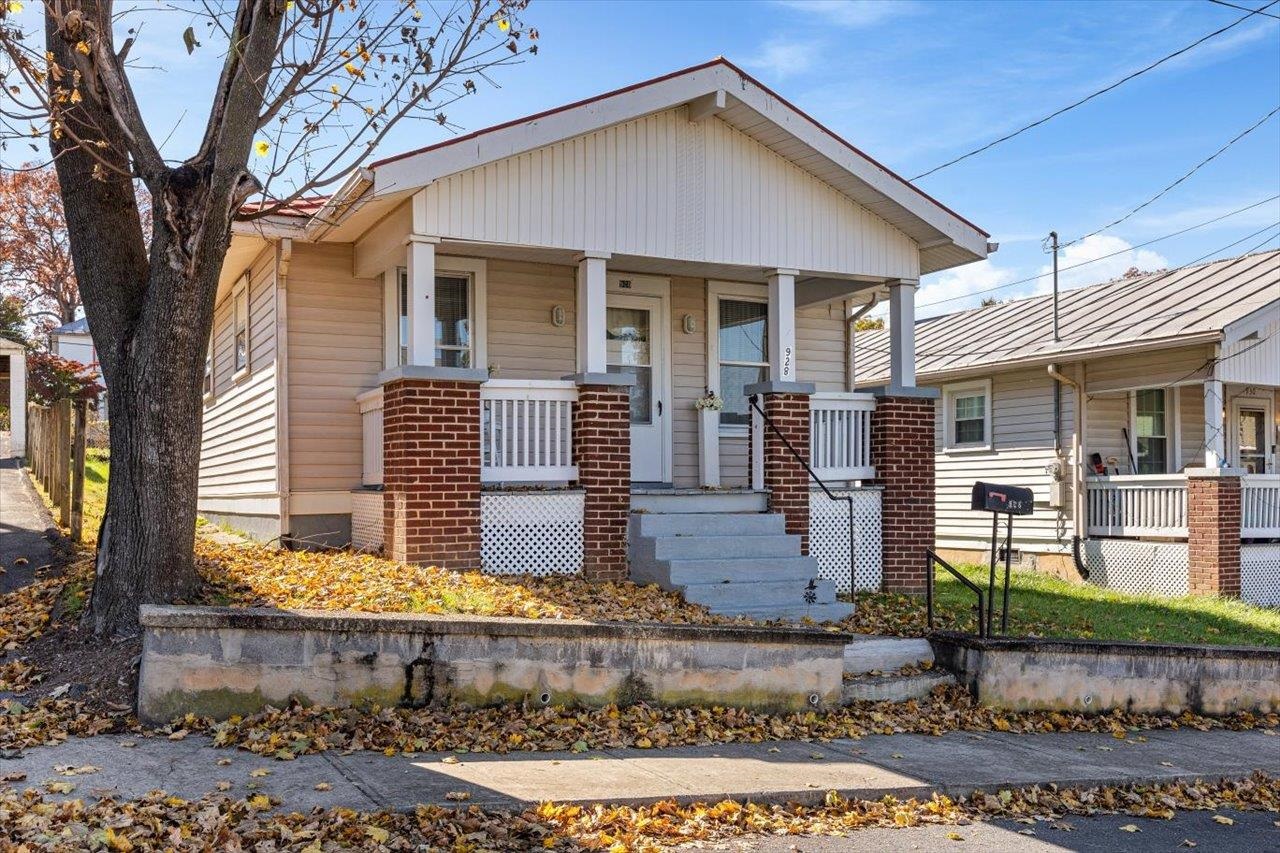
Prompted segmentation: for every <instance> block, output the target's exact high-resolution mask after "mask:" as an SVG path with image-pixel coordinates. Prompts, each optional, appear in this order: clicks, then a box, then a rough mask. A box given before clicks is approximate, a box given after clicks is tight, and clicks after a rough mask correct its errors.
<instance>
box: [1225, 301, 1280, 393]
mask: <svg viewBox="0 0 1280 853" xmlns="http://www.w3.org/2000/svg"><path fill="white" fill-rule="evenodd" d="M1276 311H1277V312H1280V308H1277V309H1276ZM1221 356H1222V359H1221V361H1220V362H1219V364H1218V376H1219V377H1220V378H1221V379H1222V380H1223V381H1224V382H1240V383H1242V384H1246V385H1252V384H1256V385H1280V320H1277V321H1275V322H1274V323H1270V324H1268V325H1267V326H1266V328H1264V329H1262V330H1261V331H1259V332H1258V336H1257V337H1256V338H1247V339H1245V340H1243V341H1237V342H1236V343H1234V344H1231V345H1230V346H1226V347H1223V348H1222V353H1221Z"/></svg>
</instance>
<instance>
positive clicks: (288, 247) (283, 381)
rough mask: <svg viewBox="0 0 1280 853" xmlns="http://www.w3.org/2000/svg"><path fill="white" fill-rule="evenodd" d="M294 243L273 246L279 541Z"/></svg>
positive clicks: (285, 486) (285, 527)
mask: <svg viewBox="0 0 1280 853" xmlns="http://www.w3.org/2000/svg"><path fill="white" fill-rule="evenodd" d="M291 260H293V240H291V239H290V238H288V237H285V238H283V239H281V240H280V242H279V243H277V244H276V289H275V309H276V490H277V492H278V496H279V499H280V540H281V543H283V542H284V541H285V540H286V538H287V537H288V536H289V533H290V528H291V526H292V525H291V523H290V519H289V494H290V491H289V313H288V307H289V289H288V288H289V262H290V261H291Z"/></svg>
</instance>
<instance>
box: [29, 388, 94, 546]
mask: <svg viewBox="0 0 1280 853" xmlns="http://www.w3.org/2000/svg"><path fill="white" fill-rule="evenodd" d="M88 423H89V403H88V401H87V400H77V401H74V402H73V401H71V400H59V401H58V402H56V403H53V404H52V405H49V406H40V405H37V404H35V403H30V404H28V405H27V464H28V465H29V466H30V468H31V474H32V476H34V477H35V479H36V482H37V483H39V484H40V486H41V487H42V488H43V489H44V490H45V492H46V493H47V494H48V495H49V500H50V501H52V502H53V506H54V508H55V510H56V511H57V515H58V523H59V524H61V525H62V526H63V527H67V528H70V530H71V538H72V539H74V540H75V541H77V542H79V541H80V538H81V535H82V533H83V530H84V448H85V437H86V435H87V434H88Z"/></svg>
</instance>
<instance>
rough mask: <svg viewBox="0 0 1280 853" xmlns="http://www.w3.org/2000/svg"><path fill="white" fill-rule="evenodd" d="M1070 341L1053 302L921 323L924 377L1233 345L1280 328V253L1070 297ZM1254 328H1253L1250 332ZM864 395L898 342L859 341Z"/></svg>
mask: <svg viewBox="0 0 1280 853" xmlns="http://www.w3.org/2000/svg"><path fill="white" fill-rule="evenodd" d="M1058 321H1059V330H1060V338H1061V340H1059V341H1057V342H1056V343H1055V342H1054V340H1053V296H1052V295H1043V296H1032V297H1029V298H1027V299H1016V300H1013V301H1010V302H1005V303H1002V304H999V305H990V306H986V307H983V308H974V309H972V310H969V311H960V312H957V313H954V314H945V315H942V316H940V317H931V318H929V319H926V320H921V321H919V322H918V323H916V326H915V333H916V334H915V341H916V376H917V378H918V379H921V380H925V381H928V380H929V379H931V378H945V377H947V376H949V375H952V374H964V373H972V372H974V371H975V370H977V369H979V368H991V367H1006V366H1013V365H1019V364H1040V363H1047V362H1052V361H1057V360H1075V359H1078V358H1080V357H1083V356H1097V355H1103V354H1110V353H1115V352H1120V351H1126V350H1128V351H1133V350H1143V349H1160V348H1164V347H1171V346H1183V345H1186V344H1194V343H1215V342H1222V343H1223V344H1224V345H1228V346H1230V345H1232V344H1234V343H1236V342H1238V341H1240V340H1241V339H1242V338H1243V337H1244V336H1246V335H1251V334H1257V333H1260V335H1261V337H1260V338H1259V341H1260V342H1261V341H1265V340H1266V338H1267V336H1268V335H1269V334H1270V331H1269V330H1268V327H1269V326H1275V325H1276V324H1280V250H1275V251H1268V252H1257V253H1254V254H1249V255H1241V256H1239V257H1235V258H1226V259H1223V260H1218V261H1212V262H1209V263H1205V264H1196V265H1192V266H1186V267H1180V268H1178V269H1172V270H1161V271H1160V272H1155V273H1150V274H1147V275H1142V276H1138V277H1135V278H1120V279H1116V280H1114V281H1108V282H1104V283H1102V284H1095V285H1091V286H1089V287H1082V288H1079V289H1076V290H1069V291H1065V292H1063V293H1061V294H1060V296H1059V308H1058ZM1246 326H1247V327H1248V328H1245V327H1246ZM855 346H856V351H857V353H858V356H857V373H856V380H857V383H858V384H860V385H874V384H876V383H879V382H883V381H884V379H885V377H887V376H888V373H889V333H888V331H887V330H877V331H874V332H863V333H860V334H859V335H858V336H857V341H856V344H855Z"/></svg>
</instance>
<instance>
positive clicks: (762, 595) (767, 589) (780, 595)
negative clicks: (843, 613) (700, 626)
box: [681, 557, 836, 613]
mask: <svg viewBox="0 0 1280 853" xmlns="http://www.w3.org/2000/svg"><path fill="white" fill-rule="evenodd" d="M800 559H805V558H803V557H802V558H800ZM815 568H816V567H815ZM816 575H817V572H816V571H815V572H814V573H813V574H812V575H810V577H808V578H806V579H804V580H783V581H753V582H749V583H738V582H736V581H734V582H730V583H699V584H689V585H687V586H685V587H683V588H682V589H681V592H682V593H683V594H684V600H685V601H691V602H693V603H694V604H701V605H704V606H706V607H708V608H710V610H711V611H712V612H713V613H724V612H726V611H729V610H736V609H738V608H743V607H759V606H760V605H762V604H768V605H771V606H772V605H775V604H776V605H780V606H788V605H796V606H804V604H805V596H806V595H811V596H813V603H814V604H827V603H830V602H833V601H835V599H836V586H835V584H834V583H832V582H831V581H826V580H818V579H817V577H816Z"/></svg>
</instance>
